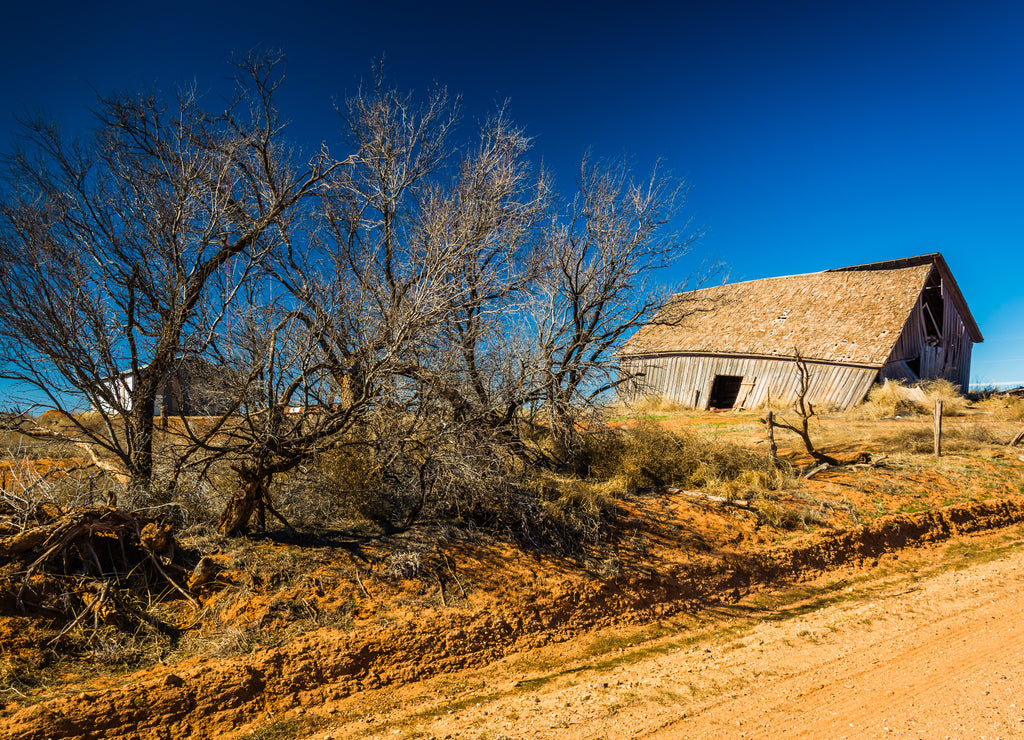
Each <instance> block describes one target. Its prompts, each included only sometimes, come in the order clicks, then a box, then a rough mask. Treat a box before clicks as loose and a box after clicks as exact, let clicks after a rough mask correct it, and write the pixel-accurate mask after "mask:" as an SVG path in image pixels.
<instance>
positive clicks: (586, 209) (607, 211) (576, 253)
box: [533, 159, 699, 455]
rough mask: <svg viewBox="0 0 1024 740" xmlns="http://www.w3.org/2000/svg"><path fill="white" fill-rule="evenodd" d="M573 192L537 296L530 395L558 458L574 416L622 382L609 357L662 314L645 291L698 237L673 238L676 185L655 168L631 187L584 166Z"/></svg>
mask: <svg viewBox="0 0 1024 740" xmlns="http://www.w3.org/2000/svg"><path fill="white" fill-rule="evenodd" d="M578 187H579V192H578V194H577V195H576V197H575V198H574V200H573V201H572V203H571V205H570V207H569V209H568V212H567V215H566V217H565V219H564V220H563V221H561V222H556V223H554V224H553V225H552V227H551V228H550V230H549V232H548V234H547V238H546V253H545V259H544V264H543V268H542V269H541V270H540V272H539V276H538V280H537V283H536V288H535V290H536V293H537V296H538V298H539V300H538V302H537V303H536V310H535V314H534V318H533V322H534V323H535V327H536V335H537V343H536V350H535V351H536V357H535V362H536V368H535V371H536V373H537V379H536V381H535V382H536V383H537V386H536V389H535V390H534V392H533V397H534V398H535V399H538V400H539V401H541V402H542V404H543V408H544V410H545V412H546V414H547V419H548V423H549V425H550V429H551V432H552V433H553V434H554V436H555V438H556V441H557V442H558V445H559V447H560V450H561V454H563V455H571V454H572V452H573V449H574V447H575V437H576V429H577V422H578V421H579V418H580V416H579V415H580V412H581V411H584V410H586V409H589V408H591V407H592V404H593V403H594V402H595V400H597V399H599V398H600V397H601V396H602V394H604V393H606V392H608V391H609V390H612V389H614V388H615V387H617V386H618V385H619V384H621V383H622V382H625V380H626V378H624V377H623V376H622V375H620V371H619V367H618V363H617V362H616V360H615V358H614V351H615V349H616V348H617V347H618V346H619V345H620V344H621V343H622V342H623V341H624V340H625V339H626V338H627V337H628V336H629V335H630V334H631V333H632V332H633V331H634V330H636V329H637V328H638V327H639V326H641V325H642V324H644V323H645V322H647V321H648V320H650V319H651V318H652V317H653V316H654V314H655V313H656V312H657V311H658V310H659V309H660V308H661V307H662V306H663V305H664V302H665V300H666V298H667V295H666V294H665V292H664V291H663V290H660V289H658V288H657V287H656V286H654V285H652V284H650V283H649V280H648V279H649V278H651V277H653V275H654V273H655V272H656V271H657V270H659V269H661V268H663V267H665V266H667V265H669V264H670V263H672V262H673V261H674V260H676V259H678V258H679V257H681V256H682V255H684V254H685V253H686V252H687V251H689V249H690V247H691V245H692V244H693V243H694V241H695V240H696V239H697V238H698V236H699V234H698V233H696V232H694V231H688V230H686V227H684V230H682V231H679V230H672V229H671V222H672V219H673V218H674V216H675V215H676V214H677V212H678V210H679V208H680V207H681V206H682V205H683V203H684V202H685V196H686V189H685V187H684V185H683V183H682V182H681V181H679V180H676V179H673V178H671V177H669V176H667V175H664V174H663V173H661V172H659V171H658V169H657V168H656V169H655V170H654V172H653V173H652V174H651V175H650V177H649V178H646V179H641V180H637V179H635V178H634V176H633V174H632V172H631V171H630V169H629V167H628V166H626V164H625V163H622V162H612V163H598V164H593V163H591V162H590V161H589V160H587V159H584V161H583V165H582V168H581V172H580V178H579V182H578Z"/></svg>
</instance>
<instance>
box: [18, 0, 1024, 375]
mask: <svg viewBox="0 0 1024 740" xmlns="http://www.w3.org/2000/svg"><path fill="white" fill-rule="evenodd" d="M253 47H260V48H264V49H269V48H281V49H282V50H283V51H284V52H285V54H286V56H287V59H288V84H287V89H286V94H285V95H284V96H283V97H282V104H283V107H284V108H285V112H286V114H287V115H288V116H289V117H290V118H291V119H292V120H293V121H294V122H295V123H294V126H293V129H292V137H293V138H294V139H296V140H298V141H299V143H301V144H302V145H303V146H314V145H315V144H316V143H317V142H318V141H319V139H320V138H324V137H331V136H333V134H334V129H335V125H334V118H333V116H334V114H333V112H332V108H331V99H332V97H336V96H343V95H345V94H346V92H349V93H350V92H352V91H353V90H354V89H355V87H356V86H357V85H358V82H359V80H360V78H362V77H366V76H368V73H369V69H370V65H371V63H372V62H374V61H375V60H379V59H380V58H381V57H382V56H384V57H385V58H386V65H387V68H388V71H389V75H390V76H391V78H392V79H393V80H394V81H395V82H396V83H397V84H398V85H399V86H400V87H404V88H412V89H416V90H424V89H426V88H427V87H429V86H430V85H431V84H432V83H433V82H435V81H436V82H437V83H440V84H442V85H446V86H447V87H448V88H449V90H450V91H451V92H453V93H458V94H460V95H461V96H462V98H463V102H464V112H465V115H466V120H467V123H468V124H472V122H473V121H474V120H475V119H478V118H481V117H483V116H484V115H486V114H487V113H488V112H489V111H490V110H491V109H492V108H493V106H494V105H495V103H497V102H500V101H503V100H505V99H508V100H509V101H510V112H511V114H512V117H513V118H514V119H515V120H516V121H517V122H519V123H520V124H522V125H524V126H525V127H526V128H527V130H528V132H529V133H530V134H532V135H533V136H534V137H535V142H536V152H537V154H538V156H539V157H543V158H544V160H545V162H546V163H547V164H548V165H549V166H550V167H552V169H554V171H555V173H556V175H557V177H558V178H559V180H560V181H562V182H565V183H566V185H568V184H570V182H571V179H572V178H573V176H574V173H575V168H576V166H577V165H578V162H579V158H580V156H581V155H582V154H583V152H584V151H585V150H587V149H591V150H592V151H593V152H594V154H596V155H600V156H619V155H622V154H627V155H630V156H631V157H633V159H634V161H635V162H636V164H637V165H638V166H639V167H640V168H642V169H647V168H649V167H650V166H651V165H652V164H653V163H654V161H655V159H656V158H658V157H661V158H664V159H665V160H666V161H667V163H668V165H669V166H670V167H671V168H672V170H673V171H674V172H675V173H676V174H678V175H680V176H682V177H684V178H685V179H686V180H687V182H688V183H689V185H690V186H691V191H690V198H689V205H688V207H687V213H688V215H690V216H692V217H693V219H694V222H695V223H696V224H699V225H702V226H704V227H705V228H706V229H707V234H706V236H705V237H704V238H703V239H702V240H701V242H700V243H699V245H698V247H697V249H696V254H697V255H698V256H703V255H705V254H708V255H711V256H713V257H715V258H718V259H722V260H724V261H725V262H726V263H727V264H728V267H729V270H730V275H731V279H733V280H741V279H754V278H759V277H767V276H773V275H786V274H794V273H801V272H811V271H816V270H821V269H826V268H829V267H838V266H843V265H849V264H857V263H862V262H870V261H875V260H881V259H889V258H896V257H904V256H910V255H914V254H921V253H925V252H932V251H940V252H942V253H943V254H944V255H945V257H946V260H947V262H948V263H949V265H950V267H951V268H952V270H953V273H954V274H955V276H956V278H957V280H958V282H959V284H960V287H961V289H962V291H963V293H964V295H965V296H966V298H967V301H968V303H969V304H970V306H971V308H972V310H973V313H974V316H975V318H976V319H977V321H978V323H979V325H980V326H981V329H982V332H983V333H984V335H985V343H984V344H982V345H979V346H977V347H976V348H975V356H974V366H973V370H972V381H974V382H984V383H993V382H1014V383H1024V321H1022V319H1024V279H1022V277H1024V276H1022V270H1021V268H1022V266H1024V138H1022V137H1024V94H1022V93H1024V3H1022V2H1016V1H1011V0H1006V1H1005V2H986V1H985V0H974V1H973V2H970V3H967V2H957V3H950V2H942V1H941V0H940V1H936V0H931V1H929V2H917V1H908V2H898V1H897V0H889V2H871V1H867V2H821V0H815V1H814V2H763V1H762V2H716V1H713V0H708V1H707V2H704V3H691V2H677V3H642V2H634V3H629V4H626V3H614V4H613V3H602V2H597V3H589V4H586V5H584V4H580V5H578V6H576V5H568V4H566V5H564V6H555V5H548V4H544V3H532V2H531V3H514V4H510V3H500V4H499V3H495V4H490V3H483V2H479V3H463V4H455V3H447V4H436V5H435V4H431V3H424V2H419V3H414V2H406V1H405V0H400V1H396V2H388V3H380V4H374V3H370V2H361V3H348V2H338V3H326V2H324V3H313V2H293V3H290V4H288V3H280V2H275V3H269V2H265V1H264V0H253V1H252V2H246V3H217V2H204V3H197V2H192V1H191V0H187V1H185V2H176V3H164V2H161V3H153V2H146V1H145V0H139V1H138V2H132V3H113V2H108V3H82V2H75V3H47V2H36V3H26V2H22V3H21V5H20V7H8V8H7V12H6V13H5V18H4V24H3V30H2V31H0V91H2V96H0V135H4V136H5V135H6V134H7V132H8V131H9V130H11V129H12V128H13V126H14V123H13V121H14V115H15V114H16V113H17V112H19V111H24V110H36V109H43V110H45V111H46V112H48V113H49V114H51V115H52V116H53V117H55V118H57V119H58V120H60V121H62V122H63V123H64V124H65V125H66V127H67V128H68V129H69V130H72V131H73V130H75V129H77V128H80V127H82V126H84V125H86V124H87V123H88V114H87V110H88V107H89V106H90V104H91V102H92V100H93V95H94V93H93V90H97V91H100V92H104V91H110V90H114V89H138V88H143V87H153V86H159V87H163V88H170V87H171V86H172V85H174V84H176V83H180V82H188V81H191V80H196V81H197V82H198V84H199V87H200V89H216V88H217V86H218V85H220V84H222V81H223V78H224V77H226V76H227V74H228V71H229V70H228V67H227V65H226V64H225V63H224V62H225V60H226V59H227V58H229V57H230V56H231V55H232V54H236V55H237V54H244V53H245V52H246V51H247V50H249V49H250V48H253ZM6 138H7V140H9V137H6ZM0 141H3V139H0ZM3 143H4V148H6V141H3ZM694 266H695V259H690V260H686V261H683V262H681V263H680V264H679V267H678V269H677V271H676V273H675V274H674V275H668V276H667V277H668V279H669V280H670V281H671V280H682V279H683V278H684V277H685V275H686V273H687V272H688V271H689V270H690V269H692V268H693V267H694Z"/></svg>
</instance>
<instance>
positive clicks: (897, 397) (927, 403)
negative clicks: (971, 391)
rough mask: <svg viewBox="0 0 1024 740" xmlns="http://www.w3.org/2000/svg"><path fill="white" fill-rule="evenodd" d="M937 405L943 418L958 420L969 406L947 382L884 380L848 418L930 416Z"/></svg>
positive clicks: (954, 387) (953, 386) (957, 390)
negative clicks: (910, 382) (950, 417)
mask: <svg viewBox="0 0 1024 740" xmlns="http://www.w3.org/2000/svg"><path fill="white" fill-rule="evenodd" d="M936 401H942V415H943V416H961V415H963V413H964V411H965V409H966V408H967V406H968V401H967V399H966V398H964V397H963V396H962V395H961V394H960V391H959V389H958V388H957V387H956V386H955V385H953V384H952V383H950V382H949V381H948V380H929V381H926V382H924V383H918V384H915V385H907V384H906V383H903V382H901V381H895V380H887V381H885V382H884V383H882V384H881V385H876V386H875V387H873V388H872V389H871V391H870V392H869V393H868V398H867V400H866V401H865V402H864V403H862V404H860V405H859V406H856V407H855V408H854V409H852V410H851V412H850V414H851V416H853V417H854V418H866V419H886V418H892V417H897V416H901V417H905V416H923V415H930V414H933V413H934V410H935V402H936Z"/></svg>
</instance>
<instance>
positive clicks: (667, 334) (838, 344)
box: [618, 254, 982, 367]
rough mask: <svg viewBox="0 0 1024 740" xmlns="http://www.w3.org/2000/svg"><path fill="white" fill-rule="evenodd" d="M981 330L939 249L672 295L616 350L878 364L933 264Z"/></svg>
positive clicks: (968, 321)
mask: <svg viewBox="0 0 1024 740" xmlns="http://www.w3.org/2000/svg"><path fill="white" fill-rule="evenodd" d="M933 267H934V268H935V269H938V270H939V271H940V272H941V273H942V277H943V283H944V285H945V286H947V289H948V291H949V294H950V296H951V298H952V299H953V301H954V302H955V303H956V304H957V309H958V311H959V313H960V315H961V317H962V319H963V321H964V324H965V326H966V327H967V329H968V331H969V332H970V333H971V335H972V339H974V341H975V342H980V341H981V340H982V339H981V332H980V331H979V330H978V327H977V324H976V323H975V322H974V319H973V317H972V316H971V313H970V311H969V310H968V308H967V304H966V303H965V302H964V300H963V296H962V295H961V294H960V291H959V288H958V287H957V286H956V281H954V280H953V276H952V274H950V272H949V268H948V267H947V266H946V263H945V261H944V260H943V259H942V256H941V255H939V254H930V255H922V256H920V257H911V258H907V259H902V260H893V261H890V262H875V263H871V264H867V265H854V266H852V267H844V268H841V269H838V270H827V271H825V272H815V273H809V274H806V275H790V276H788V277H777V278H765V279H763V280H751V281H748V282H743V283H732V284H729V285H722V286H717V287H713V288H704V289H703V290H697V291H692V292H689V293H680V294H678V295H676V296H674V297H673V298H672V299H671V300H670V301H669V302H668V304H667V305H666V306H665V308H663V309H662V310H661V311H660V312H659V313H658V314H657V316H655V318H654V319H653V320H652V321H651V322H650V323H649V324H647V325H645V326H643V327H642V328H641V329H640V330H639V331H637V333H636V334H634V335H633V337H632V338H631V339H630V340H629V341H628V342H626V344H625V345H624V346H623V347H622V349H621V350H620V351H619V352H618V354H619V356H635V355H649V354H672V353H681V352H682V353H693V354H730V355H732V354H735V355H754V356H760V357H792V356H793V353H794V349H796V350H799V352H800V354H801V355H803V356H804V357H805V358H807V359H812V360H821V361H825V362H837V363H842V364H851V365H863V366H869V367H881V366H882V365H884V364H885V361H886V359H887V358H888V357H889V354H890V353H891V352H892V348H893V346H894V345H895V343H896V340H897V339H898V338H899V335H900V332H901V331H902V330H903V326H904V324H905V323H906V321H907V318H908V317H909V316H910V313H911V311H912V310H913V308H914V304H915V303H916V302H917V299H918V296H919V295H920V294H921V291H922V290H923V289H924V286H925V282H926V281H927V279H928V275H929V273H930V272H931V270H932V269H933Z"/></svg>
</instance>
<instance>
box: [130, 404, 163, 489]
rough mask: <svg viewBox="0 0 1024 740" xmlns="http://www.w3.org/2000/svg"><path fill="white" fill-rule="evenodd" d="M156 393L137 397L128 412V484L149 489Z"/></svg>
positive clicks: (151, 477) (151, 469)
mask: <svg viewBox="0 0 1024 740" xmlns="http://www.w3.org/2000/svg"><path fill="white" fill-rule="evenodd" d="M155 408H156V394H155V393H153V394H147V396H146V397H144V398H139V399H135V403H134V404H133V406H132V410H131V411H130V412H129V414H128V424H127V425H126V426H127V430H126V431H127V434H128V478H129V480H128V486H129V487H130V488H131V489H134V490H139V491H148V490H149V487H150V485H151V484H152V482H153V430H154V428H155V424H154V419H153V411H154V409H155Z"/></svg>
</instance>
